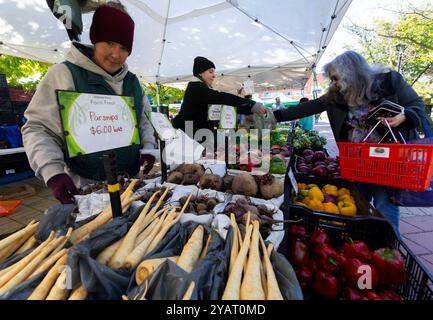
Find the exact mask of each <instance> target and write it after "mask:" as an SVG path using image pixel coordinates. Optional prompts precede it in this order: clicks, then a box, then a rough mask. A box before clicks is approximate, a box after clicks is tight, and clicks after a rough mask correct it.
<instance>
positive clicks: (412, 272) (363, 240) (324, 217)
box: [279, 207, 433, 300]
mask: <svg viewBox="0 0 433 320" xmlns="http://www.w3.org/2000/svg"><path fill="white" fill-rule="evenodd" d="M284 214H285V218H290V219H296V220H301V221H300V222H299V224H296V225H291V226H290V227H288V228H287V229H286V234H285V237H284V240H283V243H282V245H281V246H280V248H279V250H280V252H282V253H283V254H285V255H286V256H287V257H288V259H289V261H290V262H291V263H292V265H293V266H294V268H295V270H296V273H297V276H298V280H299V282H300V283H301V286H302V288H303V292H304V297H305V298H306V299H333V300H334V299H344V300H433V291H432V289H431V288H430V287H429V286H431V284H432V281H433V277H432V275H431V274H430V273H429V272H428V271H427V270H426V269H425V267H424V266H423V265H422V264H420V262H419V261H418V259H417V258H416V257H415V256H414V254H413V253H412V252H411V251H410V250H409V249H408V248H407V246H406V245H405V244H404V243H403V242H401V241H399V240H398V239H397V238H396V237H395V234H394V231H393V229H392V227H391V226H390V225H389V223H387V222H386V221H385V220H383V219H380V218H376V217H358V218H355V219H351V220H349V219H347V218H346V217H344V216H335V215H331V214H327V213H321V212H317V213H312V212H310V211H308V210H306V209H304V208H301V207H290V208H288V210H286V211H285V213H284ZM342 222H344V225H343V224H341V223H342ZM338 223H340V224H338Z"/></svg>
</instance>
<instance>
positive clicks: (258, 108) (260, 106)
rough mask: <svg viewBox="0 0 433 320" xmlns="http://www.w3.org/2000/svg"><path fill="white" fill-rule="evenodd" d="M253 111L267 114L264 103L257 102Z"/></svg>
mask: <svg viewBox="0 0 433 320" xmlns="http://www.w3.org/2000/svg"><path fill="white" fill-rule="evenodd" d="M251 111H252V112H253V113H258V114H266V107H264V106H263V104H262V103H260V102H256V103H255V104H254V105H253V107H252V108H251Z"/></svg>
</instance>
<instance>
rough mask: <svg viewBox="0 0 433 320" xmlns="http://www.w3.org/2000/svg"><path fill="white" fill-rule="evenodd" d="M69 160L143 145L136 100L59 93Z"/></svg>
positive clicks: (76, 93)
mask: <svg viewBox="0 0 433 320" xmlns="http://www.w3.org/2000/svg"><path fill="white" fill-rule="evenodd" d="M57 98H58V102H59V106H60V117H61V120H62V125H63V129H64V132H65V141H66V145H67V148H68V155H69V157H74V156H76V155H79V154H81V155H84V154H88V153H93V152H98V151H105V150H111V149H115V148H120V147H125V146H129V145H131V144H140V136H139V133H138V128H137V118H136V114H135V109H134V108H133V107H134V99H133V98H132V97H126V96H116V95H102V94H89V93H79V92H73V91H61V90H57Z"/></svg>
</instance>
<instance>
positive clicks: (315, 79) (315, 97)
mask: <svg viewBox="0 0 433 320" xmlns="http://www.w3.org/2000/svg"><path fill="white" fill-rule="evenodd" d="M317 87H318V84H317V74H316V67H314V68H313V99H317Z"/></svg>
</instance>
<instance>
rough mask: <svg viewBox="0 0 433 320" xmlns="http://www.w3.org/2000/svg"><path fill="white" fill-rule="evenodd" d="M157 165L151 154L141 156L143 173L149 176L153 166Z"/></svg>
mask: <svg viewBox="0 0 433 320" xmlns="http://www.w3.org/2000/svg"><path fill="white" fill-rule="evenodd" d="M154 163H155V157H154V156H152V155H151V154H142V155H141V156H140V167H141V166H142V165H144V166H145V167H144V170H143V173H144V174H147V173H149V171H150V170H152V167H153V164H154Z"/></svg>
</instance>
